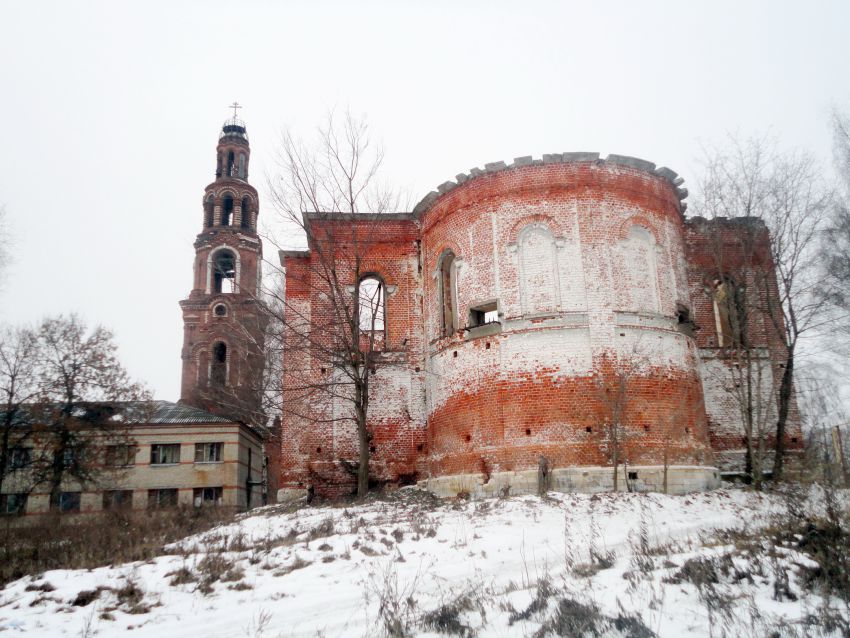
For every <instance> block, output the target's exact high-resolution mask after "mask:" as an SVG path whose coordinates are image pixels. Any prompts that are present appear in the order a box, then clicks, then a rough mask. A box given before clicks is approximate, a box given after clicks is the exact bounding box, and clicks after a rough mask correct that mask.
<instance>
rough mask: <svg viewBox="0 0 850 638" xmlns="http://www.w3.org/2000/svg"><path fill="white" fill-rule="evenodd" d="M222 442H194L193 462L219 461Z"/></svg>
mask: <svg viewBox="0 0 850 638" xmlns="http://www.w3.org/2000/svg"><path fill="white" fill-rule="evenodd" d="M223 449H224V443H195V463H221V461H222V450H223Z"/></svg>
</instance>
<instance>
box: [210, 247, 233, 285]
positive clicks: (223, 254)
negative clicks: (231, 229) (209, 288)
mask: <svg viewBox="0 0 850 638" xmlns="http://www.w3.org/2000/svg"><path fill="white" fill-rule="evenodd" d="M213 280H214V281H213V292H216V293H221V294H230V293H234V292H236V256H235V255H234V254H233V253H232V252H230V251H229V250H220V251H219V252H217V253H216V255H215V260H214V262H213Z"/></svg>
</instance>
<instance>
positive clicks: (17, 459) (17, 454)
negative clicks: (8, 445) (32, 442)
mask: <svg viewBox="0 0 850 638" xmlns="http://www.w3.org/2000/svg"><path fill="white" fill-rule="evenodd" d="M31 462H32V449H31V448H28V447H13V448H12V449H10V450H9V460H8V462H7V467H8V469H9V470H21V469H23V468H25V467H27V466H28V465H29V464H30V463H31Z"/></svg>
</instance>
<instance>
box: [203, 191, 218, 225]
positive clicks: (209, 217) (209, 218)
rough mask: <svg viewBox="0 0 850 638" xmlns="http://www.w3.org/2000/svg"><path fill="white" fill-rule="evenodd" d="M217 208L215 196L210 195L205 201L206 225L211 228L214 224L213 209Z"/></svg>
mask: <svg viewBox="0 0 850 638" xmlns="http://www.w3.org/2000/svg"><path fill="white" fill-rule="evenodd" d="M214 210H215V198H214V197H213V196H212V195H210V196H209V197H207V201H205V202H204V226H205V227H207V228H209V227H210V226H212V225H213V211H214Z"/></svg>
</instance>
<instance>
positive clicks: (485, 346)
mask: <svg viewBox="0 0 850 638" xmlns="http://www.w3.org/2000/svg"><path fill="white" fill-rule="evenodd" d="M484 349H485V350H489V349H490V342H489V341H488V342H487V343H486V344H484Z"/></svg>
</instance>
